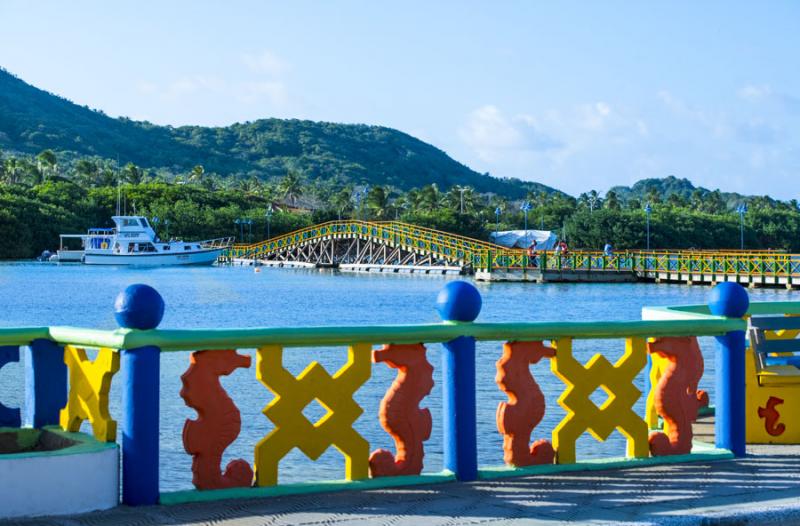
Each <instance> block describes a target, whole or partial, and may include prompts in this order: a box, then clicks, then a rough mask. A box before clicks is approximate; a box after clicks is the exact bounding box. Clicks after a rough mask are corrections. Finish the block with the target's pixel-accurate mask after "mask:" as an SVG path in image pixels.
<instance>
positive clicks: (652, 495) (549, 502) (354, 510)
mask: <svg viewBox="0 0 800 526" xmlns="http://www.w3.org/2000/svg"><path fill="white" fill-rule="evenodd" d="M709 432H710V431H709V428H708V424H705V425H704V426H703V425H701V426H698V428H697V436H698V438H702V437H703V436H708V434H709ZM749 452H750V453H754V454H756V456H748V457H745V458H741V459H735V460H724V461H717V462H708V463H707V462H696V463H688V464H673V465H662V466H651V467H643V468H636V469H620V470H613V471H592V472H588V471H587V472H579V473H562V474H556V475H547V476H542V475H538V476H529V477H519V478H510V479H500V480H491V481H480V482H475V483H470V484H464V483H448V484H437V485H431V486H415V487H410V488H401V489H397V488H395V489H383V490H371V491H362V492H347V493H336V494H327V495H326V494H322V495H320V494H317V495H311V496H308V495H306V496H294V497H279V498H278V497H276V498H267V499H251V500H235V501H217V502H208V503H196V504H182V505H175V506H153V507H142V508H128V507H119V508H116V509H114V510H110V511H105V512H96V513H92V514H87V515H80V516H72V517H64V518H47V519H27V520H17V521H10V522H7V523H6V522H3V521H0V524H3V525H6V524H8V525H11V524H19V525H25V526H33V525H39V524H42V525H44V524H48V525H63V526H79V525H84V524H86V525H89V524H91V525H100V524H113V525H120V526H124V525H131V526H134V525H140V524H153V525H180V524H186V525H189V524H192V525H194V524H212V523H213V524H224V525H231V526H233V525H237V526H245V525H251V524H252V525H262V524H274V525H284V524H286V525H288V524H297V525H301V524H302V525H319V524H342V525H344V524H356V525H359V526H371V525H378V524H381V525H384V524H392V525H404V524H408V525H420V524H424V525H436V524H447V525H456V524H478V523H495V524H561V523H563V522H564V521H575V520H579V521H587V522H592V523H595V524H598V523H599V524H608V523H614V524H618V523H625V524H701V523H704V524H708V523H709V522H712V523H717V522H719V523H735V524H744V523H752V524H781V525H782V526H788V525H790V524H800V446H751V447H750V448H749Z"/></svg>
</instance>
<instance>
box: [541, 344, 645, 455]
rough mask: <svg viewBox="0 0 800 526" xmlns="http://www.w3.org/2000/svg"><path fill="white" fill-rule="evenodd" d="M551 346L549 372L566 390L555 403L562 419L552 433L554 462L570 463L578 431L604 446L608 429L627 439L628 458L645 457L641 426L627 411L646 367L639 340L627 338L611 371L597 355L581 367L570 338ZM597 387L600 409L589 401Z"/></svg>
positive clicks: (643, 436) (641, 421)
mask: <svg viewBox="0 0 800 526" xmlns="http://www.w3.org/2000/svg"><path fill="white" fill-rule="evenodd" d="M554 346H555V348H556V356H555V358H553V359H552V360H551V361H550V366H551V369H552V371H553V373H554V374H555V375H556V376H558V378H560V379H561V381H562V382H564V384H566V386H567V388H566V389H565V390H564V392H563V393H562V395H561V396H560V397H559V399H558V404H559V405H560V406H561V407H563V408H564V410H565V411H566V412H567V416H565V417H564V419H563V420H562V421H561V422H560V423H559V424H558V425H557V426H556V428H555V429H553V446H554V448H555V450H556V460H557V462H558V463H559V464H570V463H574V462H575V460H576V458H575V442H576V441H577V440H578V437H580V436H581V435H582V434H583V432H584V431H589V433H590V434H591V435H592V436H593V437H594V438H595V439H596V440H598V441H604V440H605V439H607V438H608V436H609V435H610V434H611V432H612V431H613V430H614V429H618V430H619V431H620V432H621V433H622V434H623V435H624V436H625V437H626V438H627V439H628V446H627V454H628V456H629V457H648V456H650V448H649V445H648V442H647V424H646V423H645V421H644V420H642V418H641V417H640V416H639V415H637V414H636V413H635V412H634V411H633V404H634V403H635V402H636V400H638V399H639V397H640V396H641V394H642V392H641V391H640V390H639V389H637V388H636V386H635V385H633V379H634V378H635V377H636V375H637V374H638V373H639V372H640V371H641V370H642V369H643V368H644V366H645V364H646V363H647V350H646V347H645V340H644V339H643V338H628V339H627V340H626V341H625V354H623V355H622V357H621V358H620V359H619V360H617V362H616V363H615V364H613V365H612V364H611V362H609V361H608V360H607V359H606V358H605V356H603V355H602V354H596V355H594V356H593V357H592V359H591V360H589V362H588V363H587V364H586V366H583V365H581V363H580V362H578V360H576V359H575V357H574V356H573V355H572V340H571V339H570V338H563V339H560V340H557V341H555V342H554ZM598 387H600V388H602V389H603V390H604V391H605V392H606V393H607V394H608V399H607V400H606V401H605V402H604V403H603V405H601V406H600V407H597V406H596V405H595V404H594V402H592V401H591V399H590V398H589V397H590V396H591V394H592V393H593V392H594V391H595V390H596V389H597V388H598Z"/></svg>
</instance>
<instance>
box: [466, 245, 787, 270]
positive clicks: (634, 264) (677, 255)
mask: <svg viewBox="0 0 800 526" xmlns="http://www.w3.org/2000/svg"><path fill="white" fill-rule="evenodd" d="M474 268H476V269H479V270H486V271H489V272H491V271H492V270H493V269H529V270H546V271H564V270H575V271H587V272H589V271H593V272H600V271H604V272H607V271H611V272H628V273H631V272H633V273H637V274H640V275H644V274H648V273H675V274H706V275H709V274H713V275H726V276H746V277H800V255H797V254H776V253H764V252H758V253H720V252H674V253H670V252H663V251H642V250H638V251H625V252H619V253H616V254H613V255H610V256H607V255H604V254H603V253H602V252H591V251H575V252H570V253H568V254H567V255H561V254H558V253H556V252H540V253H538V254H537V255H535V256H529V255H528V254H527V253H526V252H525V251H522V250H509V249H502V250H489V251H486V252H482V253H481V254H479V255H478V259H477V261H476V264H475V265H474Z"/></svg>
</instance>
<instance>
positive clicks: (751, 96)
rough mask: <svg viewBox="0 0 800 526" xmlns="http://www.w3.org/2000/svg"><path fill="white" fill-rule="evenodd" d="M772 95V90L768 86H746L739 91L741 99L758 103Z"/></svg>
mask: <svg viewBox="0 0 800 526" xmlns="http://www.w3.org/2000/svg"><path fill="white" fill-rule="evenodd" d="M770 95H772V88H770V87H769V86H768V85H766V84H761V85H758V86H754V85H752V84H750V85H747V86H744V87H743V88H741V89H740V90H739V97H741V98H743V99H745V100H749V101H757V100H761V99H764V98H767V97H769V96H770Z"/></svg>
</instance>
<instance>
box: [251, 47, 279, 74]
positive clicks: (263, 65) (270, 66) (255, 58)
mask: <svg viewBox="0 0 800 526" xmlns="http://www.w3.org/2000/svg"><path fill="white" fill-rule="evenodd" d="M242 62H244V64H245V65H246V66H247V68H248V69H249V70H250V71H252V72H253V73H259V74H263V75H268V76H271V77H279V76H281V75H283V74H284V73H285V72H286V70H287V67H288V66H287V64H286V62H284V61H283V60H282V59H281V58H280V57H278V56H277V55H276V54H275V53H273V52H272V51H269V50H264V51H261V52H260V53H257V54H251V53H246V54H244V55H242Z"/></svg>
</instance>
